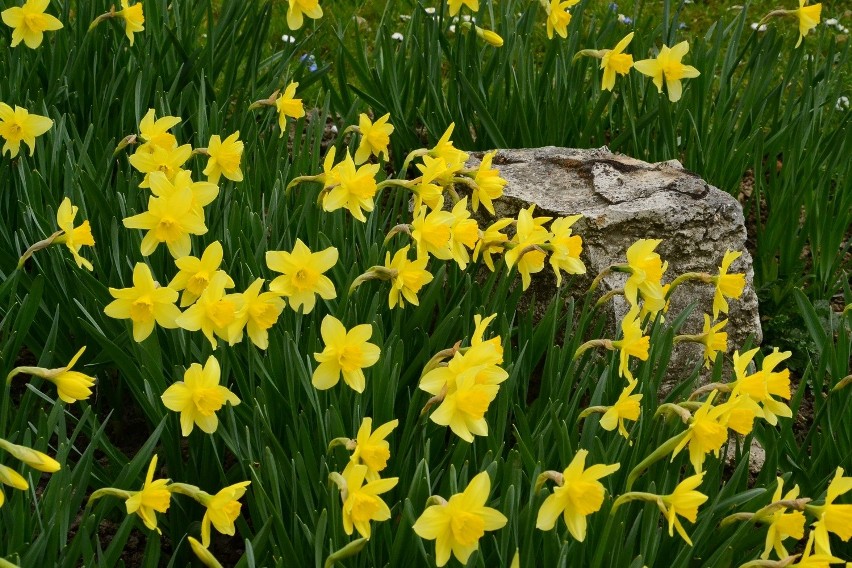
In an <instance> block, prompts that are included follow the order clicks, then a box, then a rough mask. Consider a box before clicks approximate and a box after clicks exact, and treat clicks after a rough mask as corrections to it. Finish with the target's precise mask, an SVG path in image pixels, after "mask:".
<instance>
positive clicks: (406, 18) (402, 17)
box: [399, 14, 411, 22]
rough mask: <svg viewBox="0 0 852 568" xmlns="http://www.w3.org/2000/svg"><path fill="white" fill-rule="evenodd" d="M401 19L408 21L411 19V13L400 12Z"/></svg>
mask: <svg viewBox="0 0 852 568" xmlns="http://www.w3.org/2000/svg"><path fill="white" fill-rule="evenodd" d="M399 19H400V20H402V21H403V22H408V21H410V20H411V16H410V15H409V14H400V15H399Z"/></svg>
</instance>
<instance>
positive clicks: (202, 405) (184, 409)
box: [160, 355, 240, 436]
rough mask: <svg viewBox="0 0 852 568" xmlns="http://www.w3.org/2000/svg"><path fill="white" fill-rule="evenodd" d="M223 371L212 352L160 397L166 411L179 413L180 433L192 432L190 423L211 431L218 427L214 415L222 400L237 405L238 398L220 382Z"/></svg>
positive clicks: (184, 434) (205, 430) (222, 403)
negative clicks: (202, 363)
mask: <svg viewBox="0 0 852 568" xmlns="http://www.w3.org/2000/svg"><path fill="white" fill-rule="evenodd" d="M221 374H222V370H221V368H220V367H219V362H218V361H217V360H216V358H215V357H213V356H212V355H211V356H210V357H209V358H208V359H207V363H205V364H204V367H202V366H201V365H199V364H198V363H193V364H192V365H190V366H189V369H187V370H186V372H185V373H184V375H183V380H182V381H178V382H176V383H175V384H173V385H172V386H170V387H169V388H167V389H166V392H164V393H163V395H162V396H161V397H160V399H161V400H162V401H163V404H164V405H165V407H166V408H168V409H169V410H172V411H174V412H180V428H181V434H182V435H183V436H189V435H190V434H191V433H192V429H193V426H198V427H199V428H201V430H202V431H203V432H206V433H207V434H212V433H213V432H215V431H216V428H217V427H218V426H219V419H218V418H217V417H216V412H218V411H219V410H220V409H221V408H222V407H223V406H225V403H226V402H227V403H230V404H231V406H237V405H238V404H239V403H240V399H239V397H237V395H235V394H234V393H232V392H231V391H230V390H228V387H225V386H223V385H220V384H219V381H220V378H221Z"/></svg>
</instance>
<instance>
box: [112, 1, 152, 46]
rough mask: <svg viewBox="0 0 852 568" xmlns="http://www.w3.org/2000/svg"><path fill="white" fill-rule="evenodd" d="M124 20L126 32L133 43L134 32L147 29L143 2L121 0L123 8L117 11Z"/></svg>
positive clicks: (131, 43) (117, 14)
mask: <svg viewBox="0 0 852 568" xmlns="http://www.w3.org/2000/svg"><path fill="white" fill-rule="evenodd" d="M115 14H116V16H119V17H121V19H123V20H124V33H125V34H127V39H129V40H130V45H133V34H135V33H138V32H141V31H144V30H145V25H144V24H145V14H144V13H143V12H142V2H137V3H136V4H133V5H132V6H131V5H130V1H129V0H121V10H119V11H118V12H116V13H115Z"/></svg>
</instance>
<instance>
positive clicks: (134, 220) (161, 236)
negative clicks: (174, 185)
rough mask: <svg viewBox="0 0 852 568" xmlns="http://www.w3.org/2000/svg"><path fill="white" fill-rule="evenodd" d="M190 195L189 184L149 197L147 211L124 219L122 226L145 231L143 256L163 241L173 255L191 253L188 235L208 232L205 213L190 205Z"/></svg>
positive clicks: (178, 256) (142, 248)
mask: <svg viewBox="0 0 852 568" xmlns="http://www.w3.org/2000/svg"><path fill="white" fill-rule="evenodd" d="M155 183H156V182H155ZM166 183H167V182H166ZM192 197H193V195H192V190H191V189H190V188H189V187H184V188H183V189H181V190H176V191H174V192H172V193H171V194H167V195H163V196H162V197H150V198H149V199H148V210H147V211H146V212H144V213H139V214H138V215H133V216H131V217H127V218H125V219H124V226H125V227H127V228H128V229H142V230H145V231H147V233H145V236H144V237H143V238H142V246H141V251H142V255H143V256H149V255H150V254H151V253H153V252H154V251H155V250H156V249H157V246H158V245H159V244H160V243H166V246H167V247H168V249H169V253H171V255H172V256H173V257H174V258H180V257H182V256H186V255H188V254H189V253H190V250H191V248H192V240H191V239H190V235H203V234H205V233H206V232H207V226H206V225H205V224H204V215H203V214H202V213H201V211H199V210H198V208H195V207H193V199H192Z"/></svg>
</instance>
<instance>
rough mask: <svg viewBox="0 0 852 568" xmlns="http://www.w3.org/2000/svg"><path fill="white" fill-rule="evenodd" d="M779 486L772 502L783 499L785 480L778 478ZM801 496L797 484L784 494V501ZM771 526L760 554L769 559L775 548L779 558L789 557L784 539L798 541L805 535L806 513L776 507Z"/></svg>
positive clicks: (770, 520) (770, 517)
mask: <svg viewBox="0 0 852 568" xmlns="http://www.w3.org/2000/svg"><path fill="white" fill-rule="evenodd" d="M777 481H778V486H777V487H776V489H775V493H774V494H773V496H772V500H771V501H770V503H776V502H777V501H781V500H782V494H783V492H784V480H783V479H781V478H780V477H778V478H777ZM798 496H799V486H798V485H796V486H794V487H793V489H791V490H790V491H788V492H787V493H786V494H784V496H783V500H784V501H792V500H793V499H796V498H797V497H798ZM766 520H768V521H769V528H768V530H767V532H766V546H765V548H764V549H763V554H761V555H760V557H761V558H763V559H764V560H768V559H769V553H770V551H772V550H773V549H774V550H775V554H777V555H778V558H787V556H789V554H788V553H787V549H786V548H785V547H784V540H786V539H788V538H791V537H792V538H794V539H796V540H797V541H798V540H801V539H802V537H804V536H805V515H804V513H802V512H801V511H790V512H788V511H787V508H786V507H777V508H775V509H774V510H773V511H772V513H770V516H769V518H768V519H766Z"/></svg>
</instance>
